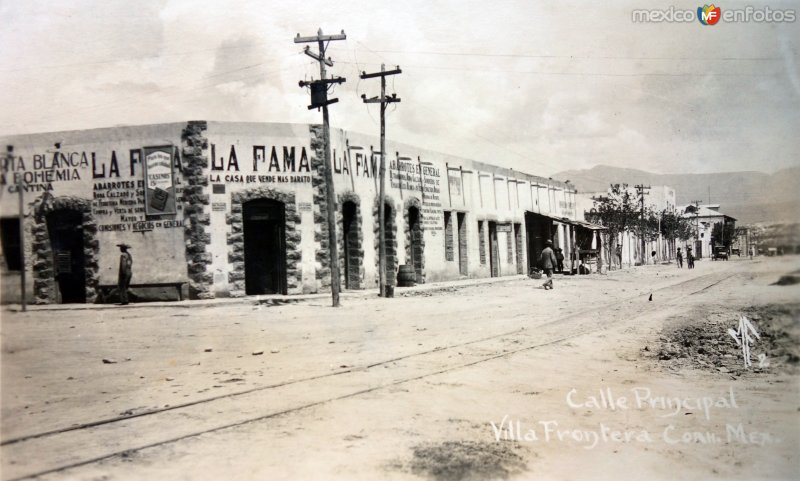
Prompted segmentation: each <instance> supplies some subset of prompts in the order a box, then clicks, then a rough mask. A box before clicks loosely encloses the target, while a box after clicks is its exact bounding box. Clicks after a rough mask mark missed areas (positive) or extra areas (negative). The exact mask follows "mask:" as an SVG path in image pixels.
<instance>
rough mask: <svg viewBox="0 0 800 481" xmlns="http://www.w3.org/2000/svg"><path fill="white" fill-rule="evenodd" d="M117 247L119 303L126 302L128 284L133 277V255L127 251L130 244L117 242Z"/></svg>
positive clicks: (123, 303)
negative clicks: (118, 252) (118, 253)
mask: <svg viewBox="0 0 800 481" xmlns="http://www.w3.org/2000/svg"><path fill="white" fill-rule="evenodd" d="M117 247H119V250H120V255H119V282H118V291H119V303H120V304H121V305H123V306H124V305H126V304H128V286H130V285H131V277H133V257H132V256H131V253H130V252H128V249H130V247H131V246H129V245H128V244H117Z"/></svg>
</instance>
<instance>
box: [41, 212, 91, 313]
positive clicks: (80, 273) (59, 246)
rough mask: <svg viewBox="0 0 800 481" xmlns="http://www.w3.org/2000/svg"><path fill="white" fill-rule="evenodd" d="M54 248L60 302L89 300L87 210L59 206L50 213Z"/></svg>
mask: <svg viewBox="0 0 800 481" xmlns="http://www.w3.org/2000/svg"><path fill="white" fill-rule="evenodd" d="M46 223H47V231H48V233H49V238H50V246H51V248H52V251H53V274H54V276H55V284H56V292H55V294H56V302H57V303H60V304H72V303H85V302H86V258H85V254H84V248H83V247H84V246H83V212H81V211H78V210H73V209H58V210H54V211H52V212H50V213H48V214H47V215H46Z"/></svg>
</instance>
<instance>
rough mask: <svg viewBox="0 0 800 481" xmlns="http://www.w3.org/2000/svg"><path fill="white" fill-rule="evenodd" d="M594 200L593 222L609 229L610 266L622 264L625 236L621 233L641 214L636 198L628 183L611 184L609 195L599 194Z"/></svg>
mask: <svg viewBox="0 0 800 481" xmlns="http://www.w3.org/2000/svg"><path fill="white" fill-rule="evenodd" d="M592 200H594V205H595V207H594V209H592V212H590V214H589V215H590V218H591V219H592V222H594V223H596V224H600V225H602V226H603V227H605V228H606V229H608V230H607V232H606V233H607V235H608V241H607V242H605V246H606V248H607V258H608V259H609V266H614V265H617V266H621V265H622V255H621V252H622V246H623V244H622V243H623V242H624V238H620V234H622V233H624V232H626V231H627V230H628V229H629V228H631V227H632V226H633V225H634V223H635V222H636V219H637V218H638V216H639V209H638V204H637V202H636V199H635V198H634V196H633V195H631V192H630V191H629V190H628V184H611V188H610V189H609V192H608V195H607V196H605V195H603V196H598V197H595V198H594V199H592ZM618 242H619V249H618V248H617V243H618ZM618 252H619V254H617V253H618Z"/></svg>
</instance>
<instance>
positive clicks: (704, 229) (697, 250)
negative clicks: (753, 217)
mask: <svg viewBox="0 0 800 481" xmlns="http://www.w3.org/2000/svg"><path fill="white" fill-rule="evenodd" d="M719 207H720V205H719V204H707V205H702V204H700V206H699V207H698V206H695V205H694V204H689V205H686V206H680V207H678V210H679V211H680V212H682V213H683V217H685V218H687V219H690V220H691V221H692V222H693V223H694V225H695V236H694V238H692V239H690V240H689V241H688V242H687V245H689V246H691V247H692V250H693V253H694V256H695V258H698V259H700V258H702V257H707V256H710V255H711V254H712V247H713V245H712V238H711V232H712V230H713V229H714V224H723V226H724V225H730V224H733V225H734V226H735V225H736V219H735V218H733V217H731V216H729V215H726V214H723V213H722V212H720V211H719ZM723 232H724V229H723ZM716 243H717V244H722V243H723V240H722V239H717V240H716Z"/></svg>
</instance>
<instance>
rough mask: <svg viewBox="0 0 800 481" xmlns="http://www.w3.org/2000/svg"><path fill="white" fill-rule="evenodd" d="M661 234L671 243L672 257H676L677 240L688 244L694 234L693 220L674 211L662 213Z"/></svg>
mask: <svg viewBox="0 0 800 481" xmlns="http://www.w3.org/2000/svg"><path fill="white" fill-rule="evenodd" d="M661 234H662V235H663V236H664V238H665V239H666V240H667V242H669V243H670V249H669V250H670V256H674V255H675V247H676V245H675V240H676V239H677V240H680V241H682V242H686V241H687V240H689V239H690V238H691V237H692V235H693V234H694V227H693V225H692V222H691V220H689V219H687V218H685V217H683V216H681V215H678V214H677V213H675V212H674V211H667V210H664V211H662V212H661Z"/></svg>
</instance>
